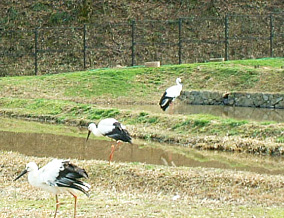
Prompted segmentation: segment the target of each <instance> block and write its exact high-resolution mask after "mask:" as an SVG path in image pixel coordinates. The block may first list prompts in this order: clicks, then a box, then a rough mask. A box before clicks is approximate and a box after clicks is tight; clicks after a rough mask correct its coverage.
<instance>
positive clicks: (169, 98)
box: [159, 78, 182, 111]
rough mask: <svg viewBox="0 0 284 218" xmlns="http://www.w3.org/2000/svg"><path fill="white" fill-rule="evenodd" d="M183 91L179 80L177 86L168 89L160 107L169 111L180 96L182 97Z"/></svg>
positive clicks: (178, 79)
mask: <svg viewBox="0 0 284 218" xmlns="http://www.w3.org/2000/svg"><path fill="white" fill-rule="evenodd" d="M181 90H182V84H181V79H180V78H177V79H176V85H174V86H171V87H169V88H167V89H166V91H165V93H164V94H163V96H162V97H161V100H160V103H159V105H160V107H161V108H162V110H163V111H165V110H167V108H168V107H169V106H170V105H172V104H173V101H174V100H175V99H176V98H177V97H178V96H180V93H181Z"/></svg>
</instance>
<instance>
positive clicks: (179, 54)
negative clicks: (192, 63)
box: [178, 18, 182, 64]
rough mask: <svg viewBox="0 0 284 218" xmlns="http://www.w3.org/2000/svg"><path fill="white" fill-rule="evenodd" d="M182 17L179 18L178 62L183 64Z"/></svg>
mask: <svg viewBox="0 0 284 218" xmlns="http://www.w3.org/2000/svg"><path fill="white" fill-rule="evenodd" d="M181 30H182V18H179V20H178V63H179V64H182V36H181V34H182V32H181Z"/></svg>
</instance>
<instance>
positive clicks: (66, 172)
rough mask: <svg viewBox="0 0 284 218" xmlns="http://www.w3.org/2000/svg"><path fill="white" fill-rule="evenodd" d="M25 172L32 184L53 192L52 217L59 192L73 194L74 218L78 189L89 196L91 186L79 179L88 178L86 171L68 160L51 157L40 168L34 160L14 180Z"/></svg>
mask: <svg viewBox="0 0 284 218" xmlns="http://www.w3.org/2000/svg"><path fill="white" fill-rule="evenodd" d="M26 173H28V181H29V183H30V184H31V185H32V186H34V187H37V188H41V189H43V190H45V191H48V192H50V193H53V194H55V199H56V209H55V214H54V217H56V213H57V210H58V207H59V201H58V196H57V195H58V194H59V193H63V192H67V193H70V194H71V195H73V197H74V199H75V203H74V218H75V217H76V207H77V193H78V191H81V192H83V193H84V194H86V195H87V196H89V194H88V191H89V189H90V187H91V186H90V185H89V184H87V183H85V182H82V181H80V180H79V179H80V178H82V177H84V178H88V174H87V172H86V171H85V170H84V169H82V168H80V167H78V166H76V165H74V164H72V163H70V162H69V161H68V160H59V159H53V160H52V161H51V162H49V163H48V164H47V165H45V166H44V167H42V168H41V169H38V166H37V164H36V163H35V162H30V163H28V164H27V165H26V169H25V170H24V171H23V172H22V173H21V174H20V175H19V176H18V177H17V178H15V179H14V181H16V180H18V179H19V178H20V177H22V176H23V175H25V174H26Z"/></svg>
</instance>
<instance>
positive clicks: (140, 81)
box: [0, 58, 284, 104]
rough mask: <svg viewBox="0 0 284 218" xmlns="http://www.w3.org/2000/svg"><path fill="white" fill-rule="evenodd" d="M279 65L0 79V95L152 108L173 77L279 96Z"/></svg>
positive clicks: (197, 85) (283, 82)
mask: <svg viewBox="0 0 284 218" xmlns="http://www.w3.org/2000/svg"><path fill="white" fill-rule="evenodd" d="M283 66H284V59H283V58H275V59H259V60H243V61H228V62H222V63H202V64H200V63H196V64H183V65H169V66H162V67H161V68H145V67H134V68H122V69H118V68H113V69H98V70H90V71H82V72H75V73H65V74H57V75H45V76H24V77H4V78H0V96H1V97H17V98H48V99H62V100H72V101H80V102H89V103H101V104H107V103H108V102H113V101H114V102H116V103H119V102H122V103H126V102H130V103H134V102H135V103H137V102H143V103H151V104H157V102H158V100H159V98H160V96H161V94H162V93H163V92H164V90H165V89H166V88H167V87H169V86H171V85H173V84H175V79H176V78H177V77H181V78H182V82H183V85H184V86H183V89H184V90H214V91H243V92H280V93H283V92H284V89H283V87H284V79H283V78H284V69H283Z"/></svg>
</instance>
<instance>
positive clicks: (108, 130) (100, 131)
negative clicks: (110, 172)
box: [86, 118, 132, 163]
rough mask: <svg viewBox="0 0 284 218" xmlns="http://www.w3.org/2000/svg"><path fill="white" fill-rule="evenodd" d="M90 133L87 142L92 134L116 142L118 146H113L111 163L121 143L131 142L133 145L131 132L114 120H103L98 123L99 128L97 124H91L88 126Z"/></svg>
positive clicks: (110, 156) (110, 157)
mask: <svg viewBox="0 0 284 218" xmlns="http://www.w3.org/2000/svg"><path fill="white" fill-rule="evenodd" d="M88 131H89V132H88V136H87V139H86V141H87V140H88V138H89V136H90V134H91V132H92V133H93V134H94V135H95V136H107V137H109V138H111V139H114V140H115V141H116V146H114V145H112V146H111V152H110V155H109V163H110V162H111V160H112V158H113V154H114V151H115V149H116V148H117V147H118V146H119V143H121V141H123V142H129V143H130V144H132V138H131V136H130V134H129V132H128V131H127V130H126V128H125V126H123V125H122V124H121V123H120V122H118V121H117V120H116V119H114V118H106V119H103V120H101V121H100V122H99V123H98V126H97V125H96V124H95V123H90V125H89V126H88Z"/></svg>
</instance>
